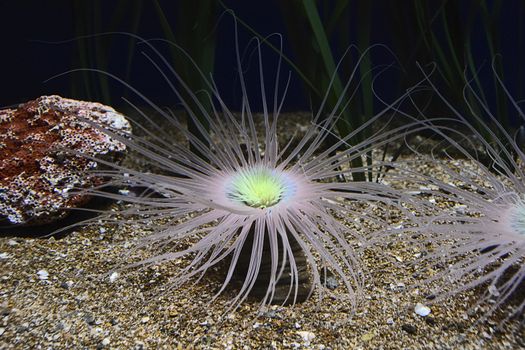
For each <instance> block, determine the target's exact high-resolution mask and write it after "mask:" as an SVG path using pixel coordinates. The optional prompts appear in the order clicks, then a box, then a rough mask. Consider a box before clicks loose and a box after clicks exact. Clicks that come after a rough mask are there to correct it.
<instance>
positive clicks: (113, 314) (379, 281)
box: [0, 117, 525, 349]
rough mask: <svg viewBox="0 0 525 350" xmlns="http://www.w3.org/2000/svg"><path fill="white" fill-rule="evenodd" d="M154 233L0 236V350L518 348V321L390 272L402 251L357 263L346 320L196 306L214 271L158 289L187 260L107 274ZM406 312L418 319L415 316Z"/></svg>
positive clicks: (307, 310)
mask: <svg viewBox="0 0 525 350" xmlns="http://www.w3.org/2000/svg"><path fill="white" fill-rule="evenodd" d="M283 119H285V117H283ZM113 206H114V207H115V206H118V204H113ZM154 226H155V222H153V221H152V222H151V223H150V224H146V225H134V224H133V223H131V224H128V225H120V226H117V225H110V224H100V225H95V226H90V227H82V228H78V229H76V230H75V231H73V232H71V233H69V234H67V235H66V236H65V237H63V238H60V239H54V238H47V239H40V238H21V237H16V236H11V237H0V349H84V348H88V349H92V348H97V349H106V348H107V349H192V348H195V349H458V348H461V349H518V348H525V343H524V340H523V339H524V335H525V331H524V329H523V325H522V324H520V322H519V321H518V320H510V321H508V322H507V323H505V324H504V325H503V326H502V327H498V321H497V319H489V320H487V321H483V322H478V323H476V321H477V320H478V319H479V318H480V316H481V315H482V314H483V309H477V310H473V309H472V308H471V306H472V305H473V304H474V303H475V301H476V300H477V296H478V295H477V293H478V292H479V291H476V290H473V291H469V292H467V293H463V294H461V295H458V296H455V297H453V298H449V299H447V300H445V301H440V302H433V300H432V298H429V294H431V293H430V291H429V290H427V287H425V286H421V287H419V286H418V280H417V278H415V277H414V276H415V275H414V274H415V273H417V271H416V270H415V268H414V269H412V270H410V269H409V270H407V268H403V267H401V266H400V265H399V264H396V263H395V262H396V261H398V262H401V261H412V260H413V259H414V254H415V253H416V252H415V251H414V249H413V247H407V246H405V245H403V244H394V245H390V246H389V247H388V248H387V249H386V250H385V251H382V252H381V253H377V252H374V251H366V253H365V254H363V256H361V258H362V261H363V265H364V266H363V267H364V270H365V271H366V274H367V278H366V284H365V293H366V296H365V298H364V299H363V300H361V302H360V304H359V305H358V307H357V309H356V311H355V313H352V307H351V305H349V304H348V302H346V301H345V300H344V299H337V298H329V297H327V298H324V299H322V300H319V299H318V298H317V297H316V295H315V294H314V296H313V297H312V298H311V299H309V300H308V301H306V302H304V303H302V304H299V305H295V306H271V307H268V308H267V309H266V310H262V311H261V310H259V305H258V303H257V302H254V301H248V302H245V303H243V304H242V305H241V307H240V308H239V309H238V310H236V311H234V312H232V313H228V314H226V315H225V314H224V310H225V309H226V307H227V302H228V300H230V299H231V297H232V296H233V295H234V293H235V290H234V289H228V290H227V291H226V292H225V293H224V294H222V295H221V296H220V297H219V298H218V299H217V300H215V302H214V303H212V304H209V303H208V302H209V300H210V298H211V297H212V296H213V295H214V294H215V292H216V291H217V290H218V289H219V287H220V285H221V280H220V278H219V275H220V273H219V272H217V273H214V272H213V271H212V272H210V273H208V275H207V276H206V277H205V278H203V279H202V280H200V281H198V282H197V283H194V284H192V283H189V284H186V285H184V286H183V287H182V288H179V289H171V290H168V288H167V286H169V280H170V278H171V277H173V276H174V275H175V274H176V273H177V271H179V270H180V269H181V268H182V267H183V266H185V264H186V263H187V262H188V261H189V258H187V259H179V260H176V261H171V262H169V263H165V264H162V265H158V266H153V267H148V268H143V269H133V270H130V271H128V272H125V273H120V274H111V273H110V272H111V270H112V269H113V268H115V267H121V266H122V265H123V264H125V263H127V262H129V259H128V258H127V255H128V253H129V251H130V247H133V246H134V245H135V244H136V243H137V242H138V241H139V240H140V238H142V237H144V236H146V235H148V234H150V233H151V231H152V230H153V229H154ZM189 243H190V242H178V243H177V244H176V245H175V247H174V249H177V245H180V247H182V246H185V245H187V244H189ZM146 253H147V252H144V254H146ZM137 254H138V256H135V259H136V258H140V254H142V253H141V252H138V253H137ZM137 254H135V255H137ZM386 257H391V258H392V259H389V258H386ZM338 289H341V290H342V289H344V288H342V287H338V288H336V289H335V290H334V292H335V293H336V294H337V292H338ZM417 303H422V304H424V305H427V306H428V307H430V309H431V313H430V315H428V316H426V317H422V316H419V315H417V314H416V313H415V312H414V307H415V305H416V304H417Z"/></svg>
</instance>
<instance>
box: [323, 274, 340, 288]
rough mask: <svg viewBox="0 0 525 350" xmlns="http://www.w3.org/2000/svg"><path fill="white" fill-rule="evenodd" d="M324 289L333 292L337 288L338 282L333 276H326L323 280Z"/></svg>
mask: <svg viewBox="0 0 525 350" xmlns="http://www.w3.org/2000/svg"><path fill="white" fill-rule="evenodd" d="M325 285H326V288H328V289H331V290H334V289H336V288H337V287H338V286H339V282H338V281H337V279H336V278H335V277H334V276H328V277H327V278H326V280H325Z"/></svg>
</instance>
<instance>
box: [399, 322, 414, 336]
mask: <svg viewBox="0 0 525 350" xmlns="http://www.w3.org/2000/svg"><path fill="white" fill-rule="evenodd" d="M401 329H402V330H404V331H405V332H407V333H408V334H416V332H417V328H416V326H414V325H411V324H408V323H405V324H403V325H402V326H401Z"/></svg>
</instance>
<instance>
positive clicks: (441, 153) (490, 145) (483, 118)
mask: <svg viewBox="0 0 525 350" xmlns="http://www.w3.org/2000/svg"><path fill="white" fill-rule="evenodd" d="M494 74H495V77H496V79H497V81H498V82H499V84H501V87H502V90H503V91H504V92H505V94H506V97H507V98H508V99H509V101H510V102H511V104H512V106H513V107H514V108H515V111H516V115H517V116H519V119H520V120H521V121H522V122H523V121H524V120H525V118H524V117H525V115H524V114H523V112H522V110H521V108H520V107H519V105H518V102H516V101H515V100H514V99H513V98H512V96H511V94H510V93H509V91H508V90H507V89H506V88H505V86H504V85H503V83H502V81H501V79H500V78H499V76H497V74H496V73H495V72H494ZM426 79H427V81H428V83H429V84H430V89H431V90H432V92H433V93H434V95H435V96H437V97H438V99H439V101H441V102H443V103H444V107H445V108H446V109H447V110H448V111H449V114H448V115H446V116H443V115H440V116H439V117H437V116H429V113H430V112H429V111H425V110H423V109H422V108H421V109H420V113H421V114H424V115H427V116H429V119H427V120H425V121H422V122H421V123H422V124H424V125H427V126H428V128H429V130H431V131H433V133H434V134H435V135H434V136H435V137H434V138H433V139H432V142H434V145H435V147H434V149H433V152H432V155H428V152H427V153H425V152H422V151H418V150H417V149H416V148H413V149H414V150H415V152H416V153H417V154H418V157H417V161H415V162H410V161H409V163H411V164H407V163H401V162H399V163H397V164H393V167H396V168H397V169H398V170H399V171H400V173H401V175H400V176H401V178H403V179H404V180H405V181H406V180H408V181H411V182H412V184H419V188H416V189H415V190H417V191H418V192H419V193H420V197H419V198H420V200H419V201H418V202H419V203H418V205H417V208H418V210H419V212H420V213H419V214H420V215H421V218H420V219H421V222H420V223H419V226H418V227H415V228H414V227H408V228H405V229H400V230H398V231H397V232H396V231H395V230H394V231H392V234H393V236H395V237H398V238H399V237H400V238H401V239H402V240H405V242H413V243H415V244H418V245H419V246H420V247H421V248H422V249H423V251H424V252H425V254H426V255H425V254H423V255H422V256H421V257H420V258H419V260H418V261H417V262H414V264H415V265H417V266H418V267H420V268H423V267H424V266H425V263H430V265H431V266H432V268H435V269H436V270H437V272H436V273H435V274H431V275H430V276H428V275H427V278H426V282H428V283H429V284H432V286H433V288H436V289H435V291H437V293H435V294H437V295H438V296H439V298H437V300H441V299H443V298H445V297H450V296H452V295H457V294H458V293H460V292H464V291H467V290H471V289H475V290H477V291H478V292H480V293H481V295H480V296H479V298H478V299H477V303H476V307H478V306H481V305H485V312H484V313H483V315H484V317H483V318H482V319H484V318H486V317H488V316H489V315H490V314H493V313H494V312H495V311H497V310H499V311H500V312H502V314H501V315H502V320H503V321H505V320H507V319H508V318H509V317H512V316H521V315H522V314H523V309H524V307H525V298H524V295H523V293H522V292H520V289H522V288H523V280H524V278H525V266H524V264H523V262H524V259H525V172H524V165H525V154H524V153H523V151H522V149H521V148H520V146H519V144H518V142H517V140H516V138H514V137H513V136H512V135H511V134H510V133H509V132H508V131H507V130H505V129H504V128H503V127H502V125H501V124H500V123H499V122H498V120H497V118H496V116H495V115H494V114H493V113H492V112H491V110H490V108H489V107H488V106H487V105H486V104H485V103H484V102H483V101H482V99H481V97H480V94H479V93H478V92H476V90H475V88H474V87H473V86H471V84H470V83H467V84H466V86H465V90H464V96H465V103H466V106H467V110H468V111H470V115H466V114H462V113H461V112H460V111H459V110H458V109H456V108H454V107H453V106H452V104H451V103H450V102H449V101H448V100H447V99H446V98H445V97H444V96H443V94H442V93H441V92H440V90H439V89H438V88H437V87H436V86H435V85H434V84H433V82H432V81H431V79H430V77H429V76H426ZM467 97H468V98H467ZM413 100H414V101H417V97H415V96H414V97H413ZM415 104H416V105H417V103H415ZM434 106H435V105H434ZM437 140H440V141H439V143H437V144H436V141H437ZM400 231H406V232H405V233H410V234H401V235H399V236H396V234H399V233H400ZM414 232H416V235H415V236H413V235H414ZM427 266H428V265H427ZM423 271H427V270H420V272H422V274H423V275H424V272H423ZM439 281H441V283H439ZM436 282H438V283H436ZM505 307H507V309H505ZM474 308H475V307H474ZM474 308H473V309H474Z"/></svg>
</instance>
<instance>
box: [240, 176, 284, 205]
mask: <svg viewBox="0 0 525 350" xmlns="http://www.w3.org/2000/svg"><path fill="white" fill-rule="evenodd" d="M231 185H232V188H231V192H230V197H231V198H232V199H235V200H238V201H241V202H243V203H245V204H246V205H248V206H250V207H253V208H267V207H271V206H273V205H275V204H277V203H278V202H279V201H280V200H281V197H282V195H283V192H284V190H285V187H284V183H283V181H282V180H281V179H280V177H279V176H277V175H276V174H274V173H273V172H272V171H270V170H269V169H264V168H254V169H249V170H245V171H242V172H241V173H240V174H238V175H237V176H236V177H235V178H234V179H233V181H232V183H231Z"/></svg>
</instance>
